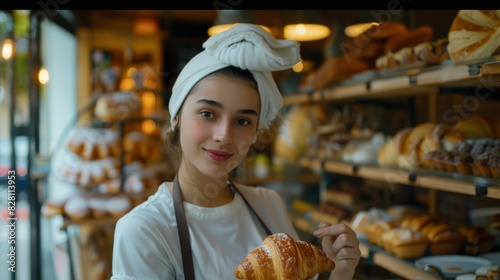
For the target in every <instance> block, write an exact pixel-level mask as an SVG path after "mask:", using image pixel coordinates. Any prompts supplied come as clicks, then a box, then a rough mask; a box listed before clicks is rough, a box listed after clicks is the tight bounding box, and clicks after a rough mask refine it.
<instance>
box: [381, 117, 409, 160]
mask: <svg viewBox="0 0 500 280" xmlns="http://www.w3.org/2000/svg"><path fill="white" fill-rule="evenodd" d="M411 130H412V128H411V127H406V128H403V129H401V130H399V131H398V132H396V134H395V135H394V137H392V138H391V140H389V141H388V142H386V143H385V144H384V145H383V146H382V147H381V148H380V150H379V151H378V153H377V160H378V164H379V165H381V166H397V164H398V157H399V155H400V154H401V152H402V151H403V145H404V143H405V142H406V139H407V138H408V135H410V132H411Z"/></svg>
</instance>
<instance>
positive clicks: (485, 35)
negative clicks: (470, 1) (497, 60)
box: [448, 10, 500, 62]
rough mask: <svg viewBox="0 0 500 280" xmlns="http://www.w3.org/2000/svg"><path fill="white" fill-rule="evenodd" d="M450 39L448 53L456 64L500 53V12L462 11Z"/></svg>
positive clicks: (451, 27)
mask: <svg viewBox="0 0 500 280" xmlns="http://www.w3.org/2000/svg"><path fill="white" fill-rule="evenodd" d="M448 39H449V45H448V52H449V54H450V57H451V59H453V61H455V62H460V61H464V60H473V59H480V58H486V57H490V56H492V55H494V54H497V53H500V10H460V11H459V12H458V14H457V16H456V17H455V19H454V20H453V22H452V23H451V26H450V30H449V32H448Z"/></svg>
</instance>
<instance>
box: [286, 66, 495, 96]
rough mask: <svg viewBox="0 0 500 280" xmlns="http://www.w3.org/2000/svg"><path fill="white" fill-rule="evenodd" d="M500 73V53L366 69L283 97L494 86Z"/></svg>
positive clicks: (391, 93)
mask: <svg viewBox="0 0 500 280" xmlns="http://www.w3.org/2000/svg"><path fill="white" fill-rule="evenodd" d="M499 77H500V56H494V57H490V58H487V59H478V60H474V61H466V62H461V63H453V62H451V61H446V62H443V63H442V64H441V65H437V66H427V67H422V66H418V67H408V68H404V69H395V70H384V71H376V70H368V71H365V72H362V73H359V74H357V75H355V76H353V77H352V78H351V79H349V80H346V81H342V82H339V83H337V84H336V85H334V86H332V87H329V88H325V89H319V90H315V91H313V92H302V93H298V94H295V95H291V96H285V97H284V103H285V105H287V106H289V105H294V104H305V103H318V102H327V101H345V100H351V99H358V98H364V99H378V98H388V97H402V96H411V95H418V94H428V93H430V92H435V90H436V89H438V88H442V87H467V86H472V87H474V86H478V85H481V86H483V87H487V86H495V84H494V81H497V80H498V78H499Z"/></svg>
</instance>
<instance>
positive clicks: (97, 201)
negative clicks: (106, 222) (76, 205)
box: [88, 195, 109, 219]
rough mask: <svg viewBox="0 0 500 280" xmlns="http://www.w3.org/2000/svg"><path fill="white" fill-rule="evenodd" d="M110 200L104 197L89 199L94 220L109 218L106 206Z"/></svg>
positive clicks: (96, 196)
mask: <svg viewBox="0 0 500 280" xmlns="http://www.w3.org/2000/svg"><path fill="white" fill-rule="evenodd" d="M108 199H109V198H108V197H106V196H103V195H99V196H98V195H94V196H91V197H89V198H88V204H89V209H90V212H91V214H92V217H93V218H96V219H100V218H105V217H108V216H109V213H108V208H107V206H106V204H107V202H108Z"/></svg>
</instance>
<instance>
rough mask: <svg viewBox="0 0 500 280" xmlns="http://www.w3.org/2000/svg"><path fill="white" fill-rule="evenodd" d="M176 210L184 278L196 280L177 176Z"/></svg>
mask: <svg viewBox="0 0 500 280" xmlns="http://www.w3.org/2000/svg"><path fill="white" fill-rule="evenodd" d="M173 197H174V210H175V219H176V221H177V232H178V233H179V239H180V242H181V252H182V266H183V267H184V276H185V278H186V280H194V279H195V278H194V266H193V257H192V255H191V254H192V253H191V242H190V240H189V229H188V226H187V222H186V215H185V213H184V205H183V204H182V194H181V188H180V187H179V179H178V178H177V175H175V178H174V190H173Z"/></svg>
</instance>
